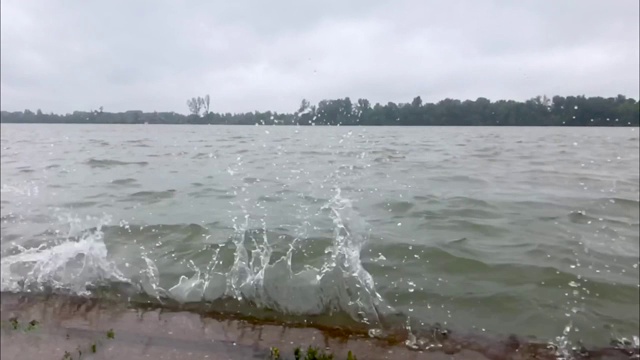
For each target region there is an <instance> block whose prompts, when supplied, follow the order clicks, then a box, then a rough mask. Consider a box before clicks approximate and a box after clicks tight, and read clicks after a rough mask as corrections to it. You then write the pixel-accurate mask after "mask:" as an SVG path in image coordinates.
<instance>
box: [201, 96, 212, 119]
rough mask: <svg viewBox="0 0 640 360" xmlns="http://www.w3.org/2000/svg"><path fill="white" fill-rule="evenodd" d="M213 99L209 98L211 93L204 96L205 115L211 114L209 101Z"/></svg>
mask: <svg viewBox="0 0 640 360" xmlns="http://www.w3.org/2000/svg"><path fill="white" fill-rule="evenodd" d="M210 101H211V98H209V94H207V95H205V96H204V102H203V105H204V116H207V115H209V102H210Z"/></svg>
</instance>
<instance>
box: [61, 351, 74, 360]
mask: <svg viewBox="0 0 640 360" xmlns="http://www.w3.org/2000/svg"><path fill="white" fill-rule="evenodd" d="M62 359H63V360H67V359H69V360H70V359H73V358H72V357H71V353H70V352H68V351H65V352H64V355H62Z"/></svg>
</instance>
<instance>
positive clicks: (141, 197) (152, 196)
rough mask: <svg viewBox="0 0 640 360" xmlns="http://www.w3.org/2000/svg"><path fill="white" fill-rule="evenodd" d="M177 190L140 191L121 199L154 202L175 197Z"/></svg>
mask: <svg viewBox="0 0 640 360" xmlns="http://www.w3.org/2000/svg"><path fill="white" fill-rule="evenodd" d="M175 194H176V191H175V190H173V189H169V190H165V191H138V192H135V193H133V194H130V195H129V196H128V197H126V198H124V199H121V201H125V202H128V201H143V202H146V203H154V202H158V201H161V200H166V199H170V198H172V197H174V196H175Z"/></svg>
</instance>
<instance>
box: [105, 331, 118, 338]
mask: <svg viewBox="0 0 640 360" xmlns="http://www.w3.org/2000/svg"><path fill="white" fill-rule="evenodd" d="M115 337H116V333H115V332H114V331H113V329H109V331H107V339H115Z"/></svg>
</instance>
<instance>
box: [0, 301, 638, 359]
mask: <svg viewBox="0 0 640 360" xmlns="http://www.w3.org/2000/svg"><path fill="white" fill-rule="evenodd" d="M1 303H2V306H1V312H0V314H1V318H2V342H1V346H0V349H1V356H2V358H3V359H131V360H136V359H148V358H157V359H212V360H218V359H269V358H270V356H271V349H272V348H278V350H279V353H280V354H281V356H282V358H283V359H288V358H293V356H292V355H287V354H293V353H294V349H295V348H297V347H300V348H302V349H306V348H307V347H308V346H314V347H318V348H319V349H321V350H326V351H328V352H331V353H333V354H334V355H335V359H336V360H337V359H346V358H347V354H348V352H349V351H352V352H353V354H355V355H356V356H357V358H358V359H361V360H362V359H368V360H376V359H475V360H491V359H553V358H555V355H554V354H555V351H554V349H552V348H549V347H548V346H547V345H545V344H533V343H525V342H522V341H519V340H518V339H516V338H515V337H512V338H509V339H507V340H506V341H502V342H493V343H490V342H485V343H482V342H481V341H480V340H479V339H472V338H466V339H463V338H461V337H456V336H453V335H451V336H449V337H448V338H447V337H446V336H445V337H442V336H441V337H442V339H441V341H440V344H439V346H437V347H433V348H432V349H430V350H425V349H422V350H412V349H410V348H408V347H407V346H405V344H404V341H403V340H406V339H402V338H401V337H400V336H399V337H397V338H395V339H389V338H387V339H375V338H371V337H367V336H363V335H361V334H347V333H340V331H335V329H334V331H331V330H329V329H322V330H321V329H317V328H312V327H299V326H298V327H290V326H287V325H286V324H280V325H278V324H265V323H263V324H261V323H257V322H255V321H251V320H250V319H234V318H229V317H227V318H222V317H216V316H214V315H212V316H202V315H199V314H195V313H192V312H188V311H180V310H178V309H171V310H166V309H160V308H153V309H145V310H142V309H141V308H135V306H132V304H130V303H125V302H117V301H111V300H109V301H107V300H99V299H92V298H83V297H75V296H74V297H70V296H60V295H52V296H44V295H24V294H12V293H2V296H1ZM629 355H630V354H629V353H628V352H625V351H622V350H620V349H615V348H607V349H599V350H592V351H589V352H583V353H582V354H576V355H575V356H578V357H581V358H585V359H587V358H588V359H628V358H629ZM631 355H633V354H631ZM637 355H638V353H637V351H636V352H635V356H637ZM287 356H288V357H287Z"/></svg>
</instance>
